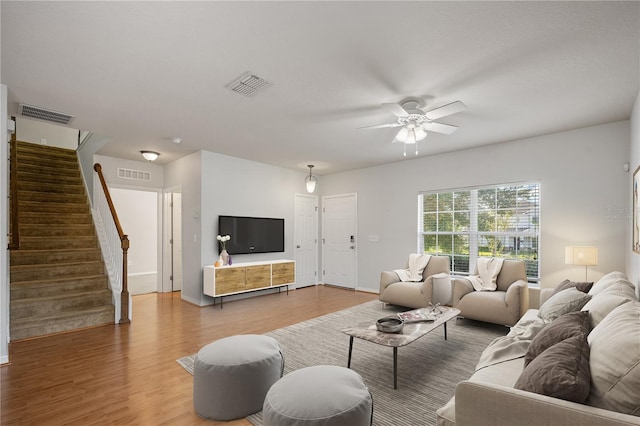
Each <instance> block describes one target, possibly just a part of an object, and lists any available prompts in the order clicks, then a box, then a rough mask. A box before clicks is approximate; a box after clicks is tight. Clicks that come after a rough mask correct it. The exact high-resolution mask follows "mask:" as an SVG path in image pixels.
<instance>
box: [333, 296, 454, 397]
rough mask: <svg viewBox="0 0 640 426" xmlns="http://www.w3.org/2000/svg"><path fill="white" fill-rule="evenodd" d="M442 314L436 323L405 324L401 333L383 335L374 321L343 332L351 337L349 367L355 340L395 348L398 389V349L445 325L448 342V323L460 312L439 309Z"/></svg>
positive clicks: (394, 364)
mask: <svg viewBox="0 0 640 426" xmlns="http://www.w3.org/2000/svg"><path fill="white" fill-rule="evenodd" d="M439 310H440V313H439V314H436V319H435V320H434V321H421V322H413V323H405V324H404V327H403V328H402V331H401V332H400V333H383V332H381V331H378V329H377V328H376V325H375V321H376V320H377V318H376V319H374V320H372V321H371V322H370V323H365V324H360V325H357V326H355V327H349V328H345V329H343V330H342V332H343V333H344V334H346V335H348V336H349V360H348V361H347V367H348V368H351V353H352V351H353V339H354V337H357V338H358V339H362V340H367V341H369V342H373V343H376V344H378V345H382V346H389V347H392V348H393V388H394V389H398V348H399V347H400V346H407V345H409V344H411V343H413V342H415V341H416V340H418V339H419V338H421V337H422V336H424V335H425V334H427V333H429V332H431V331H433V330H435V329H436V328H438V327H440V326H441V325H444V327H443V328H444V340H447V321H449V320H452V319H453V318H455V317H457V316H458V315H460V310H459V309H456V308H451V307H448V306H441V307H439Z"/></svg>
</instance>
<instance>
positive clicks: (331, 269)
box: [322, 194, 357, 289]
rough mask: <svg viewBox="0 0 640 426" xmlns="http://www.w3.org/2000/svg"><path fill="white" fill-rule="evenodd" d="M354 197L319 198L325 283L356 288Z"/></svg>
mask: <svg viewBox="0 0 640 426" xmlns="http://www.w3.org/2000/svg"><path fill="white" fill-rule="evenodd" d="M356 201H357V200H356V194H346V195H336V196H330V197H323V198H322V206H323V207H322V229H323V237H322V241H323V245H322V269H323V282H324V283H325V284H331V285H336V286H340V287H347V288H353V289H355V288H356V206H357V202H356Z"/></svg>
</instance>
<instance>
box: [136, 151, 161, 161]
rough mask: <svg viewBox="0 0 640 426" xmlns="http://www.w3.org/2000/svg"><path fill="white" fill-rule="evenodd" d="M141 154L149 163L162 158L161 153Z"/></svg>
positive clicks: (145, 152) (143, 152) (144, 152)
mask: <svg viewBox="0 0 640 426" xmlns="http://www.w3.org/2000/svg"><path fill="white" fill-rule="evenodd" d="M140 154H142V156H143V157H144V159H145V160H147V161H156V160H157V159H158V157H160V153H158V152H154V151H140Z"/></svg>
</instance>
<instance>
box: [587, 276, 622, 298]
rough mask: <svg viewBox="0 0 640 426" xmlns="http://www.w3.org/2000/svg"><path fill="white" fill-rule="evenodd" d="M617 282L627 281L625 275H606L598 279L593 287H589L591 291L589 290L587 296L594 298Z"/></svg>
mask: <svg viewBox="0 0 640 426" xmlns="http://www.w3.org/2000/svg"><path fill="white" fill-rule="evenodd" d="M619 280H623V281H627V275H626V274H625V273H624V272H618V271H616V272H609V273H608V274H607V275H605V276H604V277H602V278H600V279H599V280H598V282H597V283H595V284H594V285H593V287H591V290H589V294H590V295H592V296H595V295H596V294H598V293H600V292H601V291H602V290H604V289H606V288H608V287H610V286H611V285H614V284H615V283H616V282H618V281H619ZM627 282H628V281H627Z"/></svg>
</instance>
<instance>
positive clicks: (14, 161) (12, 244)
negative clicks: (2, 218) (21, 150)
mask: <svg viewBox="0 0 640 426" xmlns="http://www.w3.org/2000/svg"><path fill="white" fill-rule="evenodd" d="M10 144H11V146H10V148H9V151H10V153H9V168H10V169H11V177H10V179H9V180H10V181H11V184H10V185H9V204H10V208H11V213H10V214H11V216H10V223H9V226H10V228H9V229H10V230H9V233H10V235H11V238H10V239H9V250H18V249H19V248H20V223H19V219H18V218H19V217H20V215H19V212H20V211H19V206H18V154H17V149H18V142H17V141H16V134H15V133H13V134H12V135H11V142H10Z"/></svg>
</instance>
